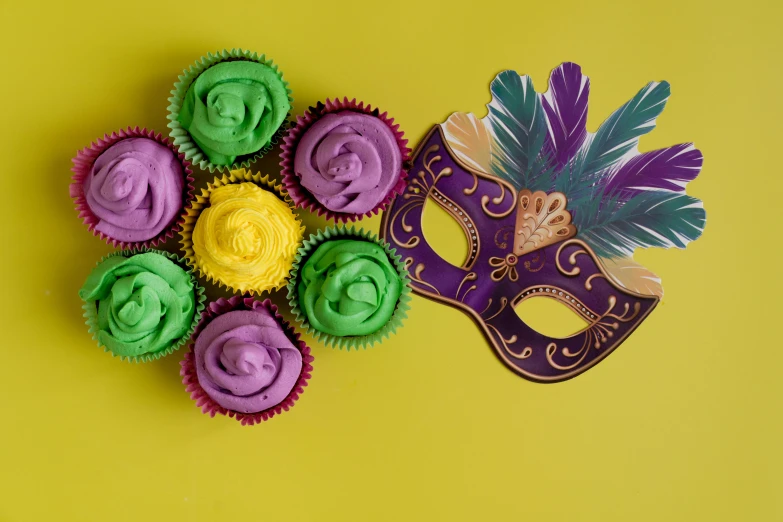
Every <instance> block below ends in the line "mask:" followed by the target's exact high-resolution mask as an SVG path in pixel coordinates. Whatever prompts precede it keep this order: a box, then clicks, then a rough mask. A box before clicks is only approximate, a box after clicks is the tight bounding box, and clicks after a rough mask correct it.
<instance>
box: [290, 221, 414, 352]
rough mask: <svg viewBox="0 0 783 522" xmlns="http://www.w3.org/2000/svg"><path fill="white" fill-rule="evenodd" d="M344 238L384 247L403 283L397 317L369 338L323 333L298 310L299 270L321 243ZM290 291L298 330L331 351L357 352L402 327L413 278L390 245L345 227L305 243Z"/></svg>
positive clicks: (292, 309) (296, 265)
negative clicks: (352, 350) (304, 332)
mask: <svg viewBox="0 0 783 522" xmlns="http://www.w3.org/2000/svg"><path fill="white" fill-rule="evenodd" d="M342 238H350V239H357V240H364V241H369V242H372V243H375V244H376V245H379V246H380V247H382V248H383V249H384V250H385V251H386V254H387V255H388V256H389V260H390V261H391V262H392V264H393V265H394V267H395V268H396V269H397V273H398V274H399V275H400V277H401V278H402V281H403V287H402V294H401V295H400V299H399V300H398V302H397V307H396V308H395V309H394V314H392V316H391V318H390V319H389V321H388V322H387V323H386V324H385V325H384V326H383V327H382V328H381V329H380V330H378V331H377V332H375V333H372V334H369V335H361V336H345V337H340V336H337V335H331V334H327V333H324V332H321V331H320V330H316V329H315V328H313V327H312V326H311V325H310V323H309V322H308V320H307V315H306V314H305V313H304V312H303V311H302V310H301V309H300V308H299V296H298V295H297V292H296V284H297V276H298V274H299V267H300V266H303V265H304V263H305V262H306V261H307V258H308V257H309V256H310V254H312V253H313V252H314V251H315V250H316V249H317V248H318V246H319V245H320V244H321V243H323V242H324V241H328V240H330V239H342ZM287 288H288V294H287V297H288V303H289V305H290V306H291V312H292V313H293V314H294V317H295V318H296V322H297V323H299V326H300V327H301V328H303V329H304V330H305V331H306V332H307V333H308V334H309V335H312V336H313V337H314V338H315V339H316V340H319V341H321V342H322V343H324V344H325V345H327V346H331V347H332V348H340V349H343V348H345V349H347V350H350V349H351V348H354V349H356V350H358V349H359V347H361V348H367V347H368V346H372V345H373V344H375V343H380V342H382V341H383V340H384V339H388V338H389V336H391V335H392V334H393V333H395V332H396V331H397V328H399V327H400V326H402V323H403V321H404V320H405V319H407V317H408V314H407V311H408V310H410V301H411V296H410V293H411V287H410V278H409V277H408V270H407V269H406V268H405V263H404V262H403V261H402V256H400V255H398V254H397V251H396V250H395V249H393V248H392V247H391V246H389V243H387V242H386V241H384V240H383V239H379V238H378V236H376V235H375V234H373V233H372V232H369V231H365V230H364V229H359V230H356V229H355V228H354V227H353V226H351V227H350V228H347V227H346V226H345V225H337V226H333V227H329V228H326V229H324V230H319V231H318V232H317V233H316V234H311V235H310V238H309V239H307V240H305V241H304V243H303V244H302V248H300V249H299V253H298V254H297V256H296V258H295V259H294V268H293V269H292V270H291V278H290V280H289V281H288V287H287Z"/></svg>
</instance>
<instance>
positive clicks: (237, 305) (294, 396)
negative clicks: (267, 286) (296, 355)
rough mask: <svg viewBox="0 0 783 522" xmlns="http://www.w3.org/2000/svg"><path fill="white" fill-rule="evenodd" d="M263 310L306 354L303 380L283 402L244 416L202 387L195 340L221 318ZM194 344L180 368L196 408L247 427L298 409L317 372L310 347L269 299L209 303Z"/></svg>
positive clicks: (193, 338) (195, 332)
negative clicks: (223, 404) (311, 379)
mask: <svg viewBox="0 0 783 522" xmlns="http://www.w3.org/2000/svg"><path fill="white" fill-rule="evenodd" d="M259 308H264V309H266V310H267V311H269V312H271V313H272V315H273V316H274V317H275V319H276V320H277V321H278V322H279V323H280V324H281V325H282V327H283V330H284V331H285V333H286V335H287V336H288V338H289V339H290V340H291V342H293V343H294V345H295V346H296V347H297V348H298V349H299V351H300V352H301V353H302V372H301V373H300V374H299V379H298V380H297V381H296V384H295V385H294V387H293V389H291V391H290V392H289V394H288V396H287V397H286V398H285V399H283V401H282V402H281V403H279V404H277V405H276V406H273V407H271V408H268V409H266V410H264V411H260V412H258V413H240V412H237V411H233V410H229V409H226V408H224V407H223V406H221V405H219V404H218V403H216V402H215V401H214V400H212V398H211V397H210V396H209V395H207V392H205V391H204V389H203V388H202V387H201V384H199V382H198V375H197V374H196V361H195V355H194V348H195V339H196V338H197V337H198V335H199V334H200V333H201V332H202V331H203V330H204V328H206V326H207V325H208V324H209V323H210V322H211V321H212V320H213V319H214V318H215V317H217V316H219V315H222V314H225V313H228V312H231V311H234V310H257V309H259ZM191 341H192V342H191V346H190V350H188V351H187V353H186V354H185V359H184V360H182V361H181V362H180V365H181V366H182V369H180V372H179V374H180V375H181V376H182V383H183V384H184V385H185V390H187V392H188V393H190V398H191V399H193V400H194V401H195V402H196V406H198V407H199V408H201V411H202V412H203V413H206V414H208V415H209V416H210V417H214V416H215V415H217V414H220V415H228V416H229V417H232V418H234V419H236V420H238V421H239V422H240V423H241V424H242V425H243V426H245V425H248V426H252V425H253V424H258V423H260V422H262V421H265V420H268V419H271V418H272V417H274V416H275V415H278V414H280V413H282V412H283V411H288V410H289V409H291V408H292V407H293V406H294V403H296V401H297V400H298V399H299V396H300V395H301V394H302V393H304V387H305V386H307V381H308V380H309V379H310V376H311V372H312V371H313V366H312V364H310V363H312V362H313V360H314V357H313V356H312V355H310V347H309V346H307V344H306V343H305V342H304V341H303V340H302V339H301V338H300V335H299V333H297V332H296V330H294V328H293V327H292V326H291V324H290V323H288V321H286V320H285V319H283V316H282V315H280V314H279V313H278V308H277V306H276V305H275V304H274V303H272V301H270V300H269V299H265V300H264V301H259V300H257V299H254V298H252V297H240V296H234V297H231V298H229V299H224V298H222V297H221V298H220V299H218V300H217V301H213V302H211V303H209V305H207V307H206V308H205V309H204V312H203V313H202V314H201V320H200V321H199V323H198V326H196V330H195V331H194V332H193V336H192V338H191Z"/></svg>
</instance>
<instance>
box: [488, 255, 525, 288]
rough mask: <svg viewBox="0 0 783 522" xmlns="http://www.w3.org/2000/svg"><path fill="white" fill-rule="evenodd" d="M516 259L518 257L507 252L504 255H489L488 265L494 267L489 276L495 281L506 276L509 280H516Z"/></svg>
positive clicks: (517, 278) (517, 277)
mask: <svg viewBox="0 0 783 522" xmlns="http://www.w3.org/2000/svg"><path fill="white" fill-rule="evenodd" d="M517 261H519V258H518V257H517V256H515V255H514V254H508V255H507V256H506V257H490V258H489V266H492V267H496V268H495V270H493V271H492V273H491V274H489V278H490V279H492V280H493V281H495V282H496V283H497V282H498V281H502V280H503V279H504V278H505V277H506V276H508V279H509V281H514V282H516V281H517V280H519V273H518V272H517Z"/></svg>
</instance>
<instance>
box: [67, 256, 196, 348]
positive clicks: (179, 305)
mask: <svg viewBox="0 0 783 522" xmlns="http://www.w3.org/2000/svg"><path fill="white" fill-rule="evenodd" d="M182 266H184V263H183V262H182V261H181V260H180V259H179V258H177V257H176V256H174V255H172V254H168V253H165V252H157V251H152V250H142V251H122V252H117V253H115V254H112V255H109V256H108V257H105V258H103V259H102V260H101V261H100V262H99V263H98V265H97V266H96V267H95V268H94V269H93V271H92V272H91V273H90V275H89V276H88V277H87V280H86V281H85V282H84V286H82V288H81V290H79V297H81V299H82V300H83V301H84V310H85V314H84V315H85V317H86V318H87V325H88V326H89V328H90V333H92V334H93V337H94V338H95V339H96V340H97V341H98V344H99V345H101V346H103V347H104V350H105V351H108V352H111V353H112V354H113V355H117V356H119V357H120V358H127V359H129V360H133V361H149V360H152V359H158V358H160V357H162V356H164V355H167V354H169V353H171V352H173V351H174V350H176V349H177V348H178V347H179V346H181V345H182V344H184V343H185V342H186V341H187V340H188V339H189V338H190V335H191V333H193V330H194V329H195V327H196V324H197V323H198V320H199V317H200V315H201V311H202V310H203V307H204V305H203V302H204V290H203V288H201V287H200V286H199V285H198V283H197V282H196V279H195V277H194V276H193V274H192V273H191V272H189V271H186V270H185V269H183V268H182Z"/></svg>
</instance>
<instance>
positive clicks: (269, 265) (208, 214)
mask: <svg viewBox="0 0 783 522" xmlns="http://www.w3.org/2000/svg"><path fill="white" fill-rule="evenodd" d="M292 207H293V205H292V203H291V200H290V199H289V198H288V196H287V195H286V194H285V193H284V192H283V191H282V188H281V186H280V185H275V184H274V183H273V182H272V181H271V180H270V179H269V177H268V176H264V177H261V175H260V174H252V173H250V172H248V171H246V170H244V169H240V170H234V171H231V172H230V173H229V174H227V175H224V176H223V177H222V178H215V180H214V181H213V182H212V183H209V184H208V185H207V188H206V189H203V190H202V191H201V195H199V196H196V199H195V200H194V201H193V204H192V207H191V208H190V210H189V212H188V219H187V221H186V223H185V226H184V227H183V230H182V246H183V248H184V251H185V256H186V258H187V260H188V262H189V263H190V264H191V265H192V266H193V267H194V268H196V269H197V270H198V271H199V273H200V274H201V275H203V276H204V277H206V278H207V280H209V281H214V282H216V283H217V284H219V285H221V286H226V287H228V288H229V289H231V290H232V291H235V292H236V291H238V292H240V293H243V294H244V293H249V294H251V295H252V294H261V293H263V292H266V291H270V290H275V289H278V288H282V287H283V286H285V284H286V279H287V277H288V274H289V272H290V271H291V266H292V264H293V261H294V258H295V256H296V253H297V249H298V248H299V246H300V245H301V243H302V233H303V232H304V227H303V226H302V224H301V222H300V221H299V220H298V219H297V217H296V215H295V214H294V212H293V208H292Z"/></svg>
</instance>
